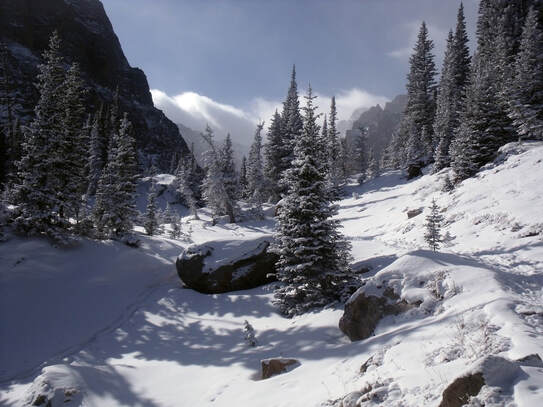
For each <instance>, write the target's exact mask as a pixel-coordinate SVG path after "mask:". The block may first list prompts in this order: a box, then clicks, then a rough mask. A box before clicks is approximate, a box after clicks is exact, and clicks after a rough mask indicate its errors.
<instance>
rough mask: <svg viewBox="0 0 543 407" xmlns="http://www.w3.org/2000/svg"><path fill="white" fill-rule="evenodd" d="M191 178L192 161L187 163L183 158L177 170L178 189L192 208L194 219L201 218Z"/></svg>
mask: <svg viewBox="0 0 543 407" xmlns="http://www.w3.org/2000/svg"><path fill="white" fill-rule="evenodd" d="M190 179H191V170H190V163H187V162H186V160H185V159H183V158H181V159H180V160H179V164H178V165H177V169H176V172H175V185H176V190H177V192H178V193H179V194H180V195H181V198H182V199H183V201H184V202H185V205H186V206H187V207H188V208H189V209H190V212H191V213H192V215H193V217H194V219H199V218H198V207H197V202H196V198H195V197H194V192H193V190H192V188H191V185H190Z"/></svg>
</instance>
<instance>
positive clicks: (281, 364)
mask: <svg viewBox="0 0 543 407" xmlns="http://www.w3.org/2000/svg"><path fill="white" fill-rule="evenodd" d="M260 363H261V368H262V379H268V378H270V377H272V376H275V375H277V374H280V373H284V372H286V371H288V368H289V367H290V368H293V367H295V366H297V365H299V364H300V362H299V361H298V360H297V359H288V358H271V359H264V360H262V361H261V362H260Z"/></svg>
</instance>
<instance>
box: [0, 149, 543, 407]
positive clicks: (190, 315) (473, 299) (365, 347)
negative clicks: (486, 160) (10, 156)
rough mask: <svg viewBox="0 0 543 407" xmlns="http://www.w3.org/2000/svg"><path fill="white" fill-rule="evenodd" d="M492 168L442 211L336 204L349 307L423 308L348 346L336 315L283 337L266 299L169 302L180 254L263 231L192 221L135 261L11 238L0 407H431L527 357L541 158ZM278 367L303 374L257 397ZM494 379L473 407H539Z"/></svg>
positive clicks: (387, 190)
mask: <svg viewBox="0 0 543 407" xmlns="http://www.w3.org/2000/svg"><path fill="white" fill-rule="evenodd" d="M501 152H502V154H501V155H500V158H499V159H498V160H497V161H496V162H495V163H493V164H491V165H488V166H487V167H485V168H484V169H483V170H482V171H481V172H480V173H479V175H478V176H477V177H475V178H473V179H468V180H466V181H464V182H463V183H462V184H461V185H460V186H459V187H458V188H457V189H456V190H454V191H453V192H452V193H449V192H442V183H443V179H444V177H445V175H446V173H445V172H442V173H439V174H436V175H425V176H423V177H421V178H418V179H415V180H413V181H409V182H408V181H406V180H405V179H403V178H402V177H401V176H400V174H399V173H387V174H385V175H383V176H381V177H379V178H377V179H374V180H372V181H370V182H368V183H367V184H365V185H363V186H354V185H353V186H350V187H348V191H347V192H348V196H349V197H348V198H346V199H344V200H342V201H341V202H340V206H341V208H340V212H339V215H338V216H339V217H340V218H341V220H342V224H343V225H344V233H345V234H346V235H347V236H348V238H349V239H350V241H351V242H352V245H353V256H354V258H355V266H356V267H357V268H360V269H362V268H369V269H370V270H369V271H368V272H366V273H365V274H363V275H362V277H364V279H365V286H364V288H362V290H367V291H368V292H369V291H371V290H374V291H378V290H380V289H382V287H383V286H385V285H386V286H388V287H392V288H393V289H394V291H395V292H396V293H398V294H400V296H401V297H402V298H403V299H405V300H406V301H408V302H410V303H413V302H416V301H420V302H421V303H420V306H418V307H415V308H412V309H411V310H409V311H407V312H406V313H404V314H400V315H397V316H389V317H386V318H385V319H383V320H382V321H381V322H380V323H379V325H378V327H377V329H376V332H375V335H374V336H372V337H370V338H368V339H366V340H362V341H358V342H353V343H351V342H350V341H349V339H348V338H347V337H345V336H344V335H343V334H342V332H341V331H340V330H339V328H338V321H339V319H340V317H341V315H342V313H343V306H342V305H339V304H338V305H335V306H331V307H329V308H327V309H324V310H319V311H314V312H311V313H308V314H305V315H302V316H297V317H294V318H292V319H286V318H283V317H282V316H280V315H279V314H278V313H277V311H276V309H275V308H274V307H273V304H272V299H273V284H272V285H269V286H265V287H261V288H258V289H253V290H248V291H241V292H235V293H228V294H215V295H203V294H199V293H197V292H194V291H192V290H190V289H186V288H183V287H182V285H181V282H180V281H179V279H178V277H177V275H176V273H175V267H174V260H175V257H176V256H177V255H178V254H179V253H180V252H181V250H182V248H183V247H185V246H187V245H188V244H190V243H202V242H205V241H209V240H226V239H229V238H230V239H236V240H240V239H244V238H255V237H259V236H262V235H266V234H270V233H271V231H272V229H273V219H271V218H268V220H266V221H262V222H247V223H242V224H238V225H224V224H219V225H216V226H211V223H210V222H209V218H208V217H206V216H205V211H204V213H203V214H202V216H201V217H202V219H203V220H201V221H195V220H189V218H184V224H183V227H184V231H185V232H186V233H187V234H189V232H190V237H187V238H186V239H184V240H178V241H176V240H171V239H168V238H166V237H146V236H141V239H142V247H141V248H139V249H134V248H129V247H126V246H124V245H121V244H118V243H112V242H95V241H85V242H84V243H83V244H82V245H81V246H80V247H77V248H71V249H62V250H61V249H56V248H52V247H51V246H50V245H49V244H48V243H46V242H44V241H40V240H31V239H21V238H17V237H11V239H10V240H8V241H7V242H5V243H1V244H0V265H1V272H0V279H1V280H0V290H1V291H0V316H1V324H0V329H1V332H0V333H1V335H0V336H1V343H0V359H1V360H0V405H5V406H13V407H15V406H25V405H29V404H32V403H35V402H36V401H37V400H38V401H39V398H40V396H43V398H42V399H41V400H45V399H47V400H52V401H51V405H52V406H53V407H54V406H59V405H65V406H77V405H81V406H83V405H85V406H100V407H102V406H207V405H217V406H234V405H235V406H251V407H253V406H289V407H290V406H304V407H305V406H318V405H323V404H328V405H337V406H340V405H343V406H355V405H361V406H370V405H375V406H377V405H385V406H417V407H418V406H437V405H439V403H440V401H441V395H442V392H443V391H444V389H445V388H446V387H447V386H448V385H449V384H450V383H451V382H452V381H453V380H454V379H455V378H457V377H459V376H462V375H463V374H465V373H466V372H469V371H472V370H473V369H475V368H477V366H478V365H479V364H481V363H484V366H483V370H484V369H486V370H492V369H496V368H497V366H498V367H499V368H500V369H502V370H503V366H505V365H503V364H502V365H500V363H501V362H499V361H503V360H504V359H506V360H511V361H514V360H517V359H520V358H523V357H525V356H527V355H530V354H534V353H537V354H539V355H540V356H543V300H542V298H543V288H542V287H543V211H542V209H541V208H543V182H542V181H543V143H525V144H522V145H517V144H510V145H507V146H505V147H504V148H502V150H501ZM433 198H435V199H436V202H437V204H438V205H439V207H440V208H441V209H442V211H443V212H442V214H443V216H444V218H445V226H444V232H445V233H446V236H447V242H446V243H445V245H444V247H443V248H442V249H441V250H440V251H439V252H436V253H434V252H432V251H429V250H427V247H426V244H425V243H424V239H423V235H424V222H425V216H426V214H427V213H428V209H429V204H430V202H431V200H432V199H433ZM415 209H421V210H422V213H420V214H419V215H416V216H414V217H411V218H408V216H407V212H408V211H412V210H415ZM245 320H247V321H248V322H249V323H250V324H251V325H252V326H253V327H254V328H255V331H256V339H257V342H258V346H256V347H250V346H248V345H247V343H246V342H245V340H244V332H243V327H244V321H245ZM490 354H493V355H498V356H500V357H502V358H503V359H492V360H490V362H489V361H488V359H486V360H485V359H484V358H485V356H487V355H490ZM279 356H283V357H292V358H296V359H298V360H299V361H300V362H301V363H300V365H299V366H297V367H295V368H294V369H293V370H291V371H289V372H288V373H285V374H281V375H277V376H274V377H272V378H269V379H266V380H258V377H259V369H260V360H262V359H265V358H269V357H279ZM484 360H485V361H484ZM483 361H484V362H483ZM493 361H494V362H493ZM513 365H514V368H513V367H511V366H513ZM362 366H364V368H363V369H362V370H365V371H364V372H363V373H361V367H362ZM507 366H510V368H509V370H508V371H507V372H506V373H507V375H506V374H505V373H504V374H502V375H501V376H500V375H497V376H498V377H501V378H502V379H503V378H504V377H506V378H507V380H506V381H505V383H500V382H499V380H498V379H497V380H496V381H492V380H487V385H486V386H485V387H483V390H482V391H481V393H480V394H479V396H477V399H473V400H472V403H471V405H473V406H479V405H485V406H503V405H517V406H531V407H537V406H541V405H543V368H541V367H537V366H526V365H523V366H518V365H515V364H514V363H510V365H507ZM502 381H503V380H502ZM496 385H500V387H499V389H500V391H501V392H500V391H498V387H496ZM346 395H349V396H348V397H347V398H345V399H344V397H345V396H346ZM342 400H343V401H342ZM348 400H351V401H348ZM44 403H45V401H44ZM357 403H358V404H357ZM35 405H37V404H36V403H35Z"/></svg>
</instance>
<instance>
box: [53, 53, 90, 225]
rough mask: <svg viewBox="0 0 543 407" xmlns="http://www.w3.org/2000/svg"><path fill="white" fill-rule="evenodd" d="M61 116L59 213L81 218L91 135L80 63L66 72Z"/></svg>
mask: <svg viewBox="0 0 543 407" xmlns="http://www.w3.org/2000/svg"><path fill="white" fill-rule="evenodd" d="M62 104H63V110H64V112H63V113H64V117H63V120H62V130H63V133H64V134H63V135H62V144H61V146H60V147H61V148H60V150H59V151H58V152H57V154H58V160H57V164H58V169H57V170H58V172H59V185H58V193H57V196H58V199H59V200H60V201H61V206H60V208H59V214H60V216H64V217H66V218H70V217H71V218H74V219H78V218H79V209H80V207H81V205H82V202H83V201H82V198H83V194H84V193H85V192H86V190H87V177H86V173H85V170H86V163H87V149H86V146H87V145H88V138H87V134H88V133H87V132H88V129H87V128H86V121H85V117H86V113H85V106H84V88H83V81H82V79H81V73H80V71H79V65H78V64H76V63H75V64H73V65H72V66H71V67H70V69H68V72H67V73H66V80H65V83H64V98H63V99H62Z"/></svg>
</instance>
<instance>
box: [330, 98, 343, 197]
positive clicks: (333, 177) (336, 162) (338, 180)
mask: <svg viewBox="0 0 543 407" xmlns="http://www.w3.org/2000/svg"><path fill="white" fill-rule="evenodd" d="M336 122H337V110H336V97H335V96H332V102H331V104H330V116H329V120H328V123H327V125H328V142H327V144H326V151H327V152H328V163H327V167H328V181H329V182H330V186H331V188H332V189H333V193H334V194H335V196H336V198H339V193H340V186H341V185H342V184H343V183H344V182H345V174H343V171H342V163H341V157H340V152H341V145H340V141H339V138H338V135H339V131H337V127H336Z"/></svg>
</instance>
